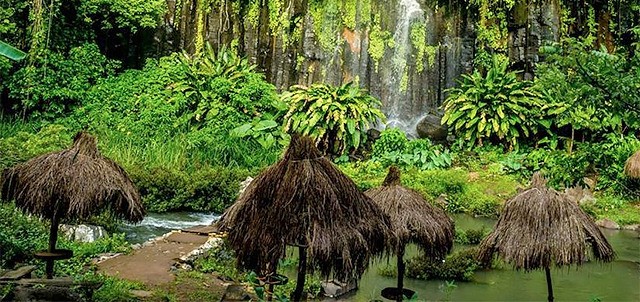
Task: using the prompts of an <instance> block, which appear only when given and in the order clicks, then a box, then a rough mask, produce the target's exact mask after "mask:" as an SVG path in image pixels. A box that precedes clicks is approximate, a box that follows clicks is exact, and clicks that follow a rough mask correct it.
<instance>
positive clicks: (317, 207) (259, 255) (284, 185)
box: [219, 135, 389, 301]
mask: <svg viewBox="0 0 640 302" xmlns="http://www.w3.org/2000/svg"><path fill="white" fill-rule="evenodd" d="M219 224H220V227H221V228H222V229H226V230H228V240H229V243H230V245H231V247H232V248H233V249H234V250H235V251H236V255H237V257H238V264H239V266H240V267H242V268H245V269H250V270H255V271H256V272H258V273H260V274H263V275H264V274H271V273H274V272H275V271H276V268H277V264H278V261H279V260H280V259H282V258H283V257H284V256H285V247H286V246H287V245H290V246H297V247H298V252H299V265H298V278H297V284H296V290H295V291H294V293H293V296H292V299H293V300H294V301H299V300H300V299H301V297H302V290H303V286H304V279H305V273H306V272H307V271H310V272H313V271H319V272H320V273H321V275H322V276H323V277H329V276H330V275H331V274H333V276H334V277H336V278H340V279H343V280H344V279H347V278H354V277H360V276H361V275H362V273H363V272H364V270H365V269H366V267H367V265H368V263H369V260H370V258H371V257H372V256H373V255H375V254H376V253H378V252H382V251H383V249H384V247H385V244H386V242H385V241H386V240H387V238H386V236H385V234H386V233H387V232H388V226H389V218H388V216H386V215H385V214H384V213H382V211H381V210H380V208H379V207H378V206H377V205H376V204H375V203H373V202H372V201H371V200H370V199H369V198H368V197H366V196H365V195H364V194H363V193H361V192H360V191H359V190H358V188H357V187H356V184H355V183H354V182H353V181H352V180H351V179H349V178H348V177H347V176H346V175H344V174H343V173H342V172H341V171H340V170H338V169H337V168H336V167H335V166H334V165H333V164H332V163H331V161H329V160H328V159H326V158H324V157H323V156H322V154H321V153H320V152H319V151H318V149H317V148H316V146H315V144H314V142H313V140H312V139H310V138H308V137H299V136H297V135H294V136H293V137H292V139H291V143H290V145H289V148H288V150H287V151H286V152H285V154H284V157H283V158H282V159H281V160H280V161H278V162H277V163H276V164H274V165H272V166H270V167H269V168H267V169H266V170H265V171H264V172H262V173H261V174H260V175H258V176H257V177H256V178H255V180H253V182H251V184H250V185H249V186H248V187H247V189H246V190H245V192H244V193H243V194H242V195H241V196H240V197H239V198H238V200H237V201H236V203H235V204H233V205H232V206H231V207H230V208H229V209H228V210H227V211H226V212H225V213H224V214H223V216H222V217H221V219H220V223H219ZM307 261H308V263H309V265H307Z"/></svg>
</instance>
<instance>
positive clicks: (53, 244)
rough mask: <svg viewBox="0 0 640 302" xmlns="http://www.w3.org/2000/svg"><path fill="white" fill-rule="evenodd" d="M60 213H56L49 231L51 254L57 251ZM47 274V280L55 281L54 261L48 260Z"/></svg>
mask: <svg viewBox="0 0 640 302" xmlns="http://www.w3.org/2000/svg"><path fill="white" fill-rule="evenodd" d="M59 223H60V221H58V213H57V211H55V212H54V213H53V217H52V218H51V229H50V231H49V252H50V253H53V252H54V251H55V250H56V241H57V240H58V224H59ZM45 271H46V273H47V279H53V259H47V265H46V267H45Z"/></svg>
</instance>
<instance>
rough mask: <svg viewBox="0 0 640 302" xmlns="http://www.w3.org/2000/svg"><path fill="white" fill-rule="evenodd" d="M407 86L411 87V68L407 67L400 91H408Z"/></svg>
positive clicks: (401, 80)
mask: <svg viewBox="0 0 640 302" xmlns="http://www.w3.org/2000/svg"><path fill="white" fill-rule="evenodd" d="M407 88H409V69H408V68H405V69H404V73H403V74H402V78H401V79H400V91H401V92H407Z"/></svg>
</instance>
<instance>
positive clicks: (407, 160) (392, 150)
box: [371, 129, 453, 170]
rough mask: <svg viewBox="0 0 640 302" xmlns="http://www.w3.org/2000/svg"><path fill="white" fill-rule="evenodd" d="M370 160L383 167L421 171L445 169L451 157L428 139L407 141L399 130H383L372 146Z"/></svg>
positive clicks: (442, 148)
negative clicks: (381, 164)
mask: <svg viewBox="0 0 640 302" xmlns="http://www.w3.org/2000/svg"><path fill="white" fill-rule="evenodd" d="M371 159H372V160H373V161H379V162H381V163H383V165H384V166H385V167H388V166H390V165H397V166H400V167H405V168H418V169H421V170H433V169H446V168H449V167H450V166H451V163H452V160H453V157H452V154H451V153H450V152H449V150H448V149H445V148H444V147H443V146H442V145H434V144H433V143H431V141H430V140H429V139H426V138H425V139H414V140H412V141H408V140H407V138H406V136H405V135H404V133H403V132H401V131H400V130H397V129H395V130H388V131H387V130H385V131H383V132H382V133H381V135H380V138H379V139H378V140H376V142H375V143H374V144H373V153H372V157H371Z"/></svg>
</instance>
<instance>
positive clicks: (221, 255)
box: [194, 242, 242, 281]
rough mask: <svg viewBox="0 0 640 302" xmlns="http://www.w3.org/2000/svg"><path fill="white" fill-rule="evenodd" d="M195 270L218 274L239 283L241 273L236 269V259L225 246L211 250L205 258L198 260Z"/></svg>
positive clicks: (231, 251)
mask: <svg viewBox="0 0 640 302" xmlns="http://www.w3.org/2000/svg"><path fill="white" fill-rule="evenodd" d="M194 269H196V270H197V271H199V272H203V273H213V272H215V273H217V274H219V275H220V276H221V277H222V278H224V279H226V280H235V281H239V280H240V278H241V277H242V276H241V273H240V272H239V271H238V270H237V269H236V258H235V255H234V253H233V250H231V249H230V248H229V247H228V246H227V245H226V242H225V244H222V245H219V246H217V247H215V248H213V249H211V250H209V251H208V252H207V253H206V254H205V256H204V257H201V258H198V259H197V260H196V262H195V263H194Z"/></svg>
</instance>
